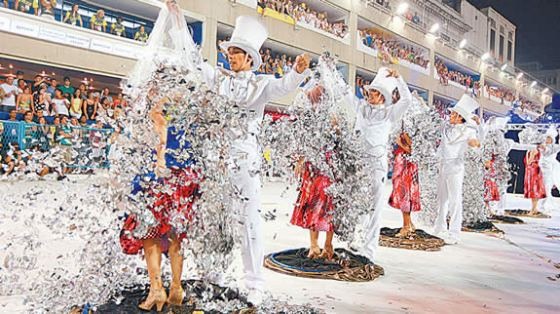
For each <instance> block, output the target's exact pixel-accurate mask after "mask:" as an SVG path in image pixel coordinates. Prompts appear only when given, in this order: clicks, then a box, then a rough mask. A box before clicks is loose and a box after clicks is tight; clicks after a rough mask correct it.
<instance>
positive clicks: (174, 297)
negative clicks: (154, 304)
mask: <svg viewBox="0 0 560 314" xmlns="http://www.w3.org/2000/svg"><path fill="white" fill-rule="evenodd" d="M184 296H185V293H184V291H183V287H181V286H178V287H176V286H173V285H171V287H170V288H169V296H168V297H167V303H168V304H170V305H178V306H181V305H182V304H183V298H184Z"/></svg>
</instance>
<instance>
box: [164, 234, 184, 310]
mask: <svg viewBox="0 0 560 314" xmlns="http://www.w3.org/2000/svg"><path fill="white" fill-rule="evenodd" d="M170 240H171V243H170V244H169V253H168V254H169V260H170V263H171V276H172V277H171V287H170V288H169V298H168V299H167V302H168V303H169V304H175V305H180V304H181V303H182V301H183V288H182V287H181V275H182V273H183V255H182V254H181V240H180V239H178V238H177V237H176V236H173V237H171V239H170Z"/></svg>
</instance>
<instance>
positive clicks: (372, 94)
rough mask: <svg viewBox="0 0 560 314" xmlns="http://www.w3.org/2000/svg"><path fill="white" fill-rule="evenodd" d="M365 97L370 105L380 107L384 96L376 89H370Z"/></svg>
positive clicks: (383, 101)
mask: <svg viewBox="0 0 560 314" xmlns="http://www.w3.org/2000/svg"><path fill="white" fill-rule="evenodd" d="M367 97H368V98H367V101H368V103H369V104H370V105H382V104H384V103H385V96H383V94H381V93H380V92H379V91H378V90H377V89H370V90H369V92H368V94H367Z"/></svg>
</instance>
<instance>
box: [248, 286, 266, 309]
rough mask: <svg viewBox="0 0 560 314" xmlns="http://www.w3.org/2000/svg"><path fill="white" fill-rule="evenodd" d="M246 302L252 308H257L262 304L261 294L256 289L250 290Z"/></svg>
mask: <svg viewBox="0 0 560 314" xmlns="http://www.w3.org/2000/svg"><path fill="white" fill-rule="evenodd" d="M247 301H248V302H249V303H251V304H252V305H253V306H254V307H258V306H259V305H261V304H262V302H263V292H262V291H261V290H258V289H250V290H249V294H248V295H247Z"/></svg>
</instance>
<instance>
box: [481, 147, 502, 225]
mask: <svg viewBox="0 0 560 314" xmlns="http://www.w3.org/2000/svg"><path fill="white" fill-rule="evenodd" d="M495 159H496V157H495V156H492V159H490V160H488V161H487V162H486V164H485V165H484V166H485V168H486V172H485V175H484V202H485V203H486V208H487V209H488V210H489V211H490V212H492V210H491V208H490V202H496V201H499V200H500V191H499V190H498V184H497V183H496V180H495V177H496V170H495V169H494V161H495ZM492 214H493V213H492Z"/></svg>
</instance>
